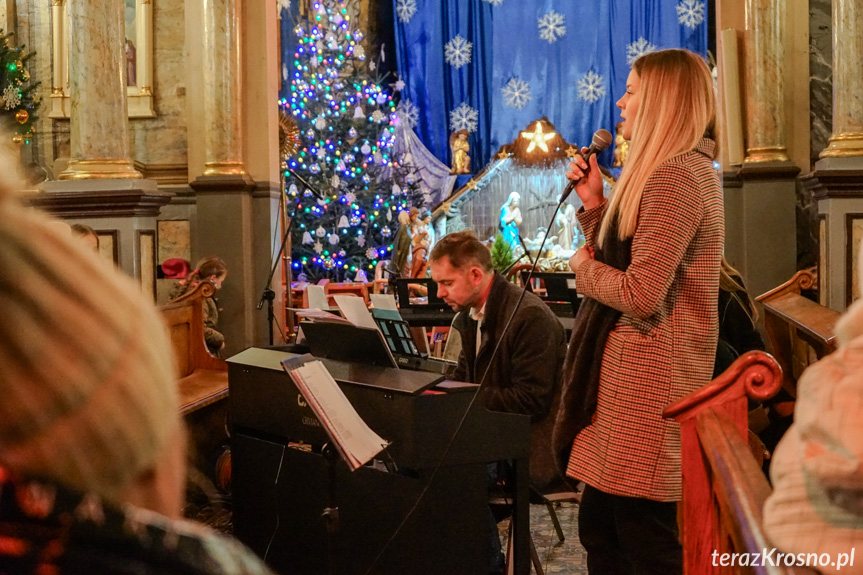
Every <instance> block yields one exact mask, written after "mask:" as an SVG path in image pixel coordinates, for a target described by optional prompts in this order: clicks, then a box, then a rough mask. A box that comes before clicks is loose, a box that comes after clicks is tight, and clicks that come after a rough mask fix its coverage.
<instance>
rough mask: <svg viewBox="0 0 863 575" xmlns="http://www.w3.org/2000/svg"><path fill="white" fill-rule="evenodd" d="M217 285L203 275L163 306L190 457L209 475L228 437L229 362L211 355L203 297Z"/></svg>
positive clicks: (193, 463) (208, 295)
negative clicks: (175, 360)
mask: <svg viewBox="0 0 863 575" xmlns="http://www.w3.org/2000/svg"><path fill="white" fill-rule="evenodd" d="M215 290H216V287H215V285H213V283H212V282H210V281H209V280H204V281H202V282H201V283H200V284H198V286H197V287H196V288H195V289H193V290H192V291H190V292H188V293H186V294H184V295H182V296H180V297H179V298H177V299H175V300H173V301H170V302H168V303H166V304H164V305H162V306H161V307H160V310H161V312H162V318H163V319H164V321H165V324H166V325H167V327H168V330H169V333H170V337H171V345H172V347H173V348H174V355H175V356H176V359H177V380H178V381H177V386H178V389H179V395H180V413H181V414H182V415H183V419H184V420H185V422H186V427H187V429H188V434H189V455H190V462H191V464H192V465H194V466H195V467H196V468H197V469H199V470H201V471H205V472H206V473H207V474H208V475H213V472H212V465H213V463H214V461H213V459H214V454H216V453H217V452H218V451H219V450H220V448H221V446H222V445H223V444H224V443H226V442H227V440H228V437H227V433H226V427H225V424H226V419H227V413H228V401H227V400H228V364H227V363H225V361H224V360H221V359H219V358H216V357H213V356H212V355H210V352H209V351H208V350H207V345H206V343H204V306H203V299H204V298H205V297H210V296H212V295H213V293H215ZM219 483H222V482H221V481H220V482H219Z"/></svg>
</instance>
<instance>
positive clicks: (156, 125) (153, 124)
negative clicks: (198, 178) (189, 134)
mask: <svg viewBox="0 0 863 575" xmlns="http://www.w3.org/2000/svg"><path fill="white" fill-rule="evenodd" d="M184 42H185V20H184V5H183V3H182V2H170V1H168V0H153V94H154V98H155V108H156V117H155V118H140V119H134V120H131V121H130V125H131V132H132V133H131V138H132V150H133V151H132V157H133V158H134V159H135V160H136V161H138V162H140V163H142V164H145V165H148V166H149V165H155V166H159V165H165V164H185V163H186V162H187V158H186V146H187V143H186V142H187V140H186V87H185V80H184V77H185V61H184V58H183V44H184Z"/></svg>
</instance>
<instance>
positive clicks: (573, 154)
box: [565, 146, 579, 158]
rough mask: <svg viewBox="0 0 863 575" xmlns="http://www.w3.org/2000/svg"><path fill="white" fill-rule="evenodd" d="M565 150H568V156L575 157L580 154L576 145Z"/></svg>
mask: <svg viewBox="0 0 863 575" xmlns="http://www.w3.org/2000/svg"><path fill="white" fill-rule="evenodd" d="M565 152H566V157H567V158H575V157H576V156H578V155H579V152H578V148H576V147H574V146H569V147H568V148H567V149H566V150H565Z"/></svg>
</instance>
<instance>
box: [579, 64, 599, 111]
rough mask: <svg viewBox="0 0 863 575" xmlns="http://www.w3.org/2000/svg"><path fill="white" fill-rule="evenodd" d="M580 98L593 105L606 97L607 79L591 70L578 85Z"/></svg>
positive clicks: (580, 79)
mask: <svg viewBox="0 0 863 575" xmlns="http://www.w3.org/2000/svg"><path fill="white" fill-rule="evenodd" d="M576 88H577V89H578V98H579V99H580V100H584V101H585V102H588V103H590V104H593V103H594V102H596V101H597V100H599V99H600V98H602V97H603V96H605V78H603V77H602V76H600V75H599V74H597V73H596V72H594V71H593V70H591V71H590V72H588V73H587V74H585V75H584V76H582V77H581V78H579V79H578V82H577V83H576Z"/></svg>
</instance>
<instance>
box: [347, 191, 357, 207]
mask: <svg viewBox="0 0 863 575" xmlns="http://www.w3.org/2000/svg"><path fill="white" fill-rule="evenodd" d="M345 199H346V200H347V201H348V203H349V204H352V203H354V202H355V201H357V195H356V194H355V193H354V192H348V193H347V194H345Z"/></svg>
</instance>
